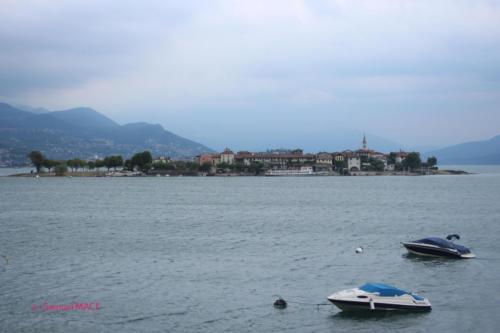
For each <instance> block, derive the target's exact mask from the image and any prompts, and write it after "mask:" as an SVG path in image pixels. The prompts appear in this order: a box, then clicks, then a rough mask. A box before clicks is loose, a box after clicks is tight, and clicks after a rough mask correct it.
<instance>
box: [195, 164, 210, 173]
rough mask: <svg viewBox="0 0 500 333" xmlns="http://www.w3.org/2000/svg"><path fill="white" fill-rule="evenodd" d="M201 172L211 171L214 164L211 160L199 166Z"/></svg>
mask: <svg viewBox="0 0 500 333" xmlns="http://www.w3.org/2000/svg"><path fill="white" fill-rule="evenodd" d="M198 170H200V171H201V172H210V170H212V164H211V163H210V162H205V163H203V164H202V165H200V167H199V168H198Z"/></svg>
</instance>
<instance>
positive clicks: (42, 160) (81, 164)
mask: <svg viewBox="0 0 500 333" xmlns="http://www.w3.org/2000/svg"><path fill="white" fill-rule="evenodd" d="M28 158H29V159H30V161H31V163H32V164H33V166H34V167H35V168H36V172H37V173H40V171H41V169H42V168H45V169H47V170H48V171H49V173H50V172H51V171H52V170H54V171H55V173H56V174H59V175H60V174H64V173H66V172H67V171H68V170H69V169H71V171H73V172H75V171H78V170H80V169H83V170H85V169H87V170H96V169H100V168H106V169H107V170H108V171H110V170H111V169H113V170H115V171H116V170H117V169H118V168H121V169H123V168H124V169H126V170H130V171H133V170H135V169H137V170H140V171H143V172H147V171H148V170H149V169H151V166H152V162H153V157H152V155H151V153H150V152H149V151H144V152H141V153H137V154H135V155H134V156H132V158H131V159H127V160H124V159H123V157H122V156H121V155H111V156H106V157H104V158H103V159H96V160H84V159H81V158H72V159H68V160H53V159H50V158H46V157H45V156H44V155H43V154H42V152H40V151H38V150H34V151H32V152H30V153H29V154H28Z"/></svg>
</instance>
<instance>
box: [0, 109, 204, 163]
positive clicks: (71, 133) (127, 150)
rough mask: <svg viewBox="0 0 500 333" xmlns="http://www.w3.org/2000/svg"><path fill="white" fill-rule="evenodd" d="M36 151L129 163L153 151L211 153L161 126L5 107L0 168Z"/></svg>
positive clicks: (0, 118) (88, 113)
mask: <svg viewBox="0 0 500 333" xmlns="http://www.w3.org/2000/svg"><path fill="white" fill-rule="evenodd" d="M31 150H40V151H42V152H43V153H44V154H45V155H46V156H48V157H50V158H53V159H68V158H73V157H80V158H85V159H87V158H92V157H94V156H100V157H103V156H106V155H110V154H120V155H123V156H124V157H130V156H131V155H133V154H134V153H136V152H139V151H143V150H149V151H151V153H152V154H153V156H170V157H173V158H186V159H188V158H192V157H194V156H196V155H198V154H201V153H204V152H212V149H210V148H208V147H206V146H204V145H201V144H199V143H197V142H194V141H191V140H189V139H186V138H183V137H181V136H178V135H176V134H174V133H172V132H169V131H166V130H165V129H164V128H163V127H162V126H161V125H158V124H155V125H153V124H148V123H134V124H127V125H123V126H121V125H119V124H117V123H116V122H114V121H113V120H111V119H109V118H107V117H105V116H104V115H102V114H100V113H99V112H97V111H95V110H93V109H90V108H75V109H70V110H65V111H56V112H49V113H43V114H35V113H31V112H27V111H23V110H20V109H17V108H15V107H13V106H11V105H9V104H5V103H0V165H19V164H23V163H25V162H27V157H26V155H27V154H28V153H29V152H30V151H31Z"/></svg>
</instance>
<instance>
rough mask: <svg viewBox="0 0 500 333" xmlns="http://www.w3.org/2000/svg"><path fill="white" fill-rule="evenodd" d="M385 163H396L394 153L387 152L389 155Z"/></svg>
mask: <svg viewBox="0 0 500 333" xmlns="http://www.w3.org/2000/svg"><path fill="white" fill-rule="evenodd" d="M387 164H396V153H395V152H392V153H389V157H388V158H387Z"/></svg>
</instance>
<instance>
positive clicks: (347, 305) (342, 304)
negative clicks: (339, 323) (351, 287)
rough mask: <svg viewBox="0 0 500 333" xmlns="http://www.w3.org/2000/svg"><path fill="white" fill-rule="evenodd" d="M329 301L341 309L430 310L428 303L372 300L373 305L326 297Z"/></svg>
mask: <svg viewBox="0 0 500 333" xmlns="http://www.w3.org/2000/svg"><path fill="white" fill-rule="evenodd" d="M328 300H329V301H330V302H331V303H333V304H334V305H335V306H337V307H338V308H339V309H341V310H343V311H430V310H431V309H432V307H431V306H430V305H409V304H394V303H384V302H373V307H372V306H371V305H370V302H362V301H359V302H358V301H351V300H339V299H330V298H329V299H328Z"/></svg>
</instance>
